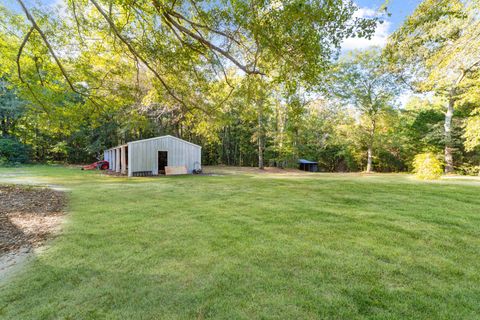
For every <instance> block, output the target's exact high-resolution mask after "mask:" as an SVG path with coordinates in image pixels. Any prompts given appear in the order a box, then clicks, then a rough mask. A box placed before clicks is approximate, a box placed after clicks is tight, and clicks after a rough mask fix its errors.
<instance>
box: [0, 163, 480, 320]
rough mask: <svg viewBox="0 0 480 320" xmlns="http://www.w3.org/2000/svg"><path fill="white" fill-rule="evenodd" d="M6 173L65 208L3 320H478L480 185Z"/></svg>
mask: <svg viewBox="0 0 480 320" xmlns="http://www.w3.org/2000/svg"><path fill="white" fill-rule="evenodd" d="M12 179H13V180H16V181H24V182H32V181H40V182H43V183H50V184H55V185H60V186H63V187H66V188H68V189H69V190H70V191H69V192H70V205H69V213H68V216H67V221H66V223H65V225H64V228H63V233H62V234H61V235H60V236H59V237H57V238H56V239H54V240H53V241H51V242H50V243H49V248H48V249H47V250H45V252H43V253H42V254H41V255H39V256H38V257H36V258H35V259H34V260H33V261H32V262H31V263H29V264H28V265H26V266H25V268H24V271H23V272H22V273H20V274H18V275H17V276H15V277H14V278H13V279H10V280H9V281H8V282H6V283H3V284H0V318H2V319H51V318H55V319H57V318H61V319H63V318H67V319H104V318H108V319H207V318H216V319H318V318H335V319H399V318H402V319H405V318H409V319H478V318H480V181H479V180H455V179H447V180H445V181H440V182H430V183H428V182H419V181H416V180H414V179H413V178H412V177H411V176H409V175H367V176H364V175H358V174H304V175H279V174H254V173H249V172H245V173H242V174H237V175H223V176H178V177H162V178H134V179H128V178H115V177H108V176H102V175H99V174H98V173H96V172H82V171H80V170H78V169H72V168H63V167H46V166H36V167H25V168H16V169H5V168H4V169H0V183H1V182H2V181H3V182H9V181H13V180H12Z"/></svg>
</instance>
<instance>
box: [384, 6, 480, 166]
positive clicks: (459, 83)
mask: <svg viewBox="0 0 480 320" xmlns="http://www.w3.org/2000/svg"><path fill="white" fill-rule="evenodd" d="M479 10H480V7H479V2H478V0H467V1H463V0H440V1H439V0H425V1H423V2H422V3H421V4H420V5H419V6H418V8H417V9H416V10H415V11H414V13H413V14H412V15H411V16H410V17H408V18H407V20H406V21H405V23H404V24H403V26H402V27H401V28H399V29H398V30H397V31H396V32H395V33H394V34H393V35H392V36H391V37H390V39H389V43H388V45H387V47H386V50H385V52H386V54H387V56H388V58H389V60H390V61H391V63H392V66H393V67H394V68H395V69H396V71H397V72H398V73H400V74H402V78H403V79H404V80H405V81H406V82H408V83H409V84H410V85H411V86H412V88H413V89H414V90H415V91H418V92H435V93H436V94H438V95H440V96H443V97H445V98H446V101H447V103H446V106H445V122H444V140H445V141H444V143H445V150H444V154H445V172H446V173H451V172H453V171H454V159H453V141H452V118H453V116H454V113H455V106H456V103H457V101H458V98H459V95H460V94H461V93H462V91H463V90H464V89H465V88H464V84H465V82H466V80H467V79H468V78H469V77H470V76H471V75H472V74H473V73H474V72H475V71H476V70H478V68H479V67H480V41H479V40H478V39H479V37H480V13H479Z"/></svg>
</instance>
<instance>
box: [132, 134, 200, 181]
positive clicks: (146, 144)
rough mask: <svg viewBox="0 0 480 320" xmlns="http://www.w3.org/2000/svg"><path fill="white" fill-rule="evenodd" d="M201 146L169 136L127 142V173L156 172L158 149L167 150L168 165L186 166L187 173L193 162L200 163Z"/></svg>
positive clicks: (191, 168)
mask: <svg viewBox="0 0 480 320" xmlns="http://www.w3.org/2000/svg"><path fill="white" fill-rule="evenodd" d="M201 150H202V148H201V147H199V146H197V145H194V144H191V143H189V142H186V141H183V140H180V139H177V138H174V137H171V136H165V137H159V138H154V139H148V140H143V141H134V142H130V143H128V161H129V166H128V175H129V176H132V175H133V172H136V171H152V172H153V174H155V175H156V174H158V159H157V157H158V151H167V152H168V165H169V166H186V167H187V170H188V172H189V173H191V172H192V171H193V169H195V163H198V166H200V165H201Z"/></svg>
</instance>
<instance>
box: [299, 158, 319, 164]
mask: <svg viewBox="0 0 480 320" xmlns="http://www.w3.org/2000/svg"><path fill="white" fill-rule="evenodd" d="M298 163H300V164H318V162H315V161H310V160H305V159H298Z"/></svg>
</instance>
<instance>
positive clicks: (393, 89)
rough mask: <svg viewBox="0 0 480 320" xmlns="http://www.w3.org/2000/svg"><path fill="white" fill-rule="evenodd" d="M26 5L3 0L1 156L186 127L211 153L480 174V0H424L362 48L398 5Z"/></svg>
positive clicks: (90, 0) (93, 146) (55, 156)
mask: <svg viewBox="0 0 480 320" xmlns="http://www.w3.org/2000/svg"><path fill="white" fill-rule="evenodd" d="M17 2H18V8H19V10H21V11H20V12H19V11H12V10H9V9H7V8H5V7H0V15H1V16H2V19H1V20H0V123H1V126H0V129H1V136H2V138H1V139H0V162H3V163H8V162H23V161H38V162H45V161H62V162H70V163H83V162H88V161H92V160H94V159H96V158H98V157H101V156H102V151H103V150H104V149H105V148H109V147H112V146H115V145H118V144H121V143H125V142H128V141H132V140H137V139H144V138H150V137H153V136H158V135H163V134H172V135H175V136H178V137H180V138H183V139H186V140H189V141H192V142H194V143H197V144H200V145H202V147H203V163H204V164H225V165H242V166H259V167H260V168H263V167H264V166H266V165H268V166H278V167H291V166H296V161H297V160H298V159H299V158H307V159H310V160H315V161H318V162H319V167H320V169H321V170H323V171H362V170H365V171H380V172H398V171H409V170H411V169H412V163H413V159H414V157H415V156H416V155H417V154H421V153H425V152H430V153H432V154H435V155H437V156H438V157H439V158H441V159H442V160H443V161H444V163H445V171H446V172H453V171H456V172H459V173H465V174H476V173H478V171H479V165H480V156H479V153H478V150H479V145H480V107H479V106H480V104H479V103H480V93H479V92H480V90H479V88H480V77H479V72H480V71H479V69H480V68H479V67H480V50H479V49H480V48H479V43H480V41H479V39H480V26H479V18H478V17H479V14H478V13H479V3H478V1H477V0H475V1H473V0H471V1H453V0H449V1H445V0H444V1H434V0H425V1H423V2H422V3H421V4H420V5H419V7H418V8H417V9H416V10H415V12H414V13H413V14H412V15H411V16H410V17H408V19H407V20H406V21H405V22H404V24H403V26H401V27H400V28H399V29H398V30H397V31H396V32H395V33H393V34H392V35H391V36H390V38H389V41H388V44H387V46H386V47H385V48H376V47H372V48H369V49H366V50H357V51H351V52H348V53H342V52H341V44H342V42H343V41H344V40H345V39H346V38H350V37H360V38H366V39H367V38H369V37H371V36H372V34H373V32H374V30H375V28H376V26H377V24H378V23H382V19H384V18H385V17H386V16H387V10H388V8H381V9H379V11H378V12H377V14H376V15H375V16H373V17H369V18H356V17H355V11H356V10H358V8H357V7H356V6H355V4H354V3H353V2H351V1H326V2H325V1H321V0H311V1H259V0H258V1H257V0H255V1H246V0H245V1H220V2H213V3H212V2H210V1H193V0H186V1H160V0H153V1H148V2H139V1H121V2H115V1H107V0H102V1H100V0H68V1H66V2H65V3H64V5H63V7H62V8H61V9H56V8H50V7H41V6H37V7H28V6H26V5H25V3H24V2H23V1H22V0H17ZM408 95H410V96H409V97H407V96H408ZM400 97H402V99H403V100H407V102H406V103H403V104H401V103H400Z"/></svg>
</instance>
